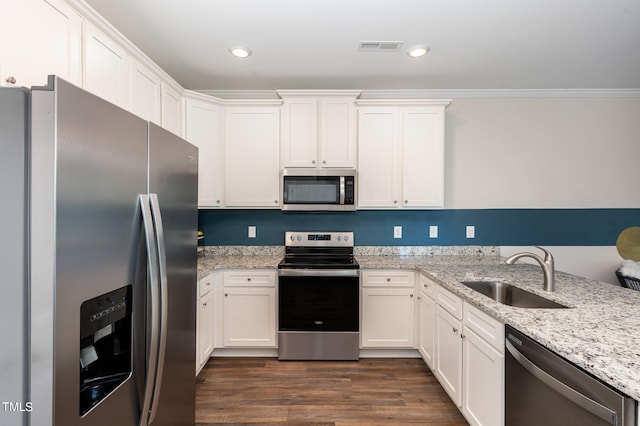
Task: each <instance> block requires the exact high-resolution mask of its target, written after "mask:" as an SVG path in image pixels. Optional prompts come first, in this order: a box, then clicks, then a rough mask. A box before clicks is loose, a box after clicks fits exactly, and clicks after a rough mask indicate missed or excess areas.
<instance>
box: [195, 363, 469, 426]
mask: <svg viewBox="0 0 640 426" xmlns="http://www.w3.org/2000/svg"><path fill="white" fill-rule="evenodd" d="M196 424H198V425H232V424H233V425H239V424H260V425H269V424H271V425H278V424H289V425H336V426H341V425H392V424H397V425H443V426H444V425H467V422H466V421H465V419H464V417H462V415H461V414H460V412H459V411H458V409H457V408H456V407H455V405H454V404H453V403H452V402H451V400H450V399H449V397H448V396H447V394H446V393H445V391H444V390H443V389H442V387H440V384H439V383H438V381H437V380H436V379H435V377H433V374H432V373H431V372H430V371H429V369H428V368H427V367H426V366H425V365H424V362H423V361H422V360H421V359H379V358H365V359H361V360H360V361H358V362H354V361H352V362H335V361H326V362H324V361H323V362H321V361H278V360H277V359H275V358H212V359H210V360H209V362H208V363H207V365H206V366H205V367H204V368H203V370H202V371H201V372H200V374H199V375H198V379H197V385H196Z"/></svg>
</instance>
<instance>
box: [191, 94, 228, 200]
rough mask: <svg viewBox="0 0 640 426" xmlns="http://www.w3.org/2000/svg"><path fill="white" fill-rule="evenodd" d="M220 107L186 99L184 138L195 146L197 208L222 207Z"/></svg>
mask: <svg viewBox="0 0 640 426" xmlns="http://www.w3.org/2000/svg"><path fill="white" fill-rule="evenodd" d="M221 119H222V108H221V107H220V106H218V105H216V104H214V103H211V102H207V101H203V100H197V99H187V100H186V101H185V139H186V140H187V141H189V142H191V143H192V144H194V145H195V146H197V147H198V207H200V208H211V207H220V206H222V161H221V158H222V140H221V136H220V135H221V128H220V126H221Z"/></svg>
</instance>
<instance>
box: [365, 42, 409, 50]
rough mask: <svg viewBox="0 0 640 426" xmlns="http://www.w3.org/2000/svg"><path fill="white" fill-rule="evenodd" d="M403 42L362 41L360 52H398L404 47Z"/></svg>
mask: <svg viewBox="0 0 640 426" xmlns="http://www.w3.org/2000/svg"><path fill="white" fill-rule="evenodd" d="M402 43H404V42H402V41H361V42H359V43H358V51H359V52H396V51H398V50H400V47H402Z"/></svg>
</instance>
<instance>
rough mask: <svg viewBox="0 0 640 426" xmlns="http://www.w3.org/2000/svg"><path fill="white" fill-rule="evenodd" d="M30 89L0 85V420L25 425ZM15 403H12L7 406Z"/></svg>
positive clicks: (12, 424)
mask: <svg viewBox="0 0 640 426" xmlns="http://www.w3.org/2000/svg"><path fill="white" fill-rule="evenodd" d="M26 111H27V93H26V92H25V91H24V90H21V89H16V88H2V89H0V141H2V142H1V144H2V148H1V150H2V153H1V154H0V182H2V183H0V188H1V189H0V199H1V200H2V209H0V235H2V244H0V270H1V271H2V279H1V281H2V283H3V284H2V297H1V298H0V322H1V324H3V330H2V350H0V366H2V368H1V369H0V401H3V402H5V403H6V406H3V407H2V408H0V424H1V425H7V426H22V425H24V424H25V423H24V422H23V420H24V414H23V413H24V412H23V410H27V409H28V407H27V405H26V404H27V403H28V402H29V399H28V394H27V392H28V387H27V383H25V377H26V372H27V367H28V359H29V358H28V352H27V350H28V340H27V339H28V334H27V332H28V329H27V326H28V322H27V312H28V310H27V309H26V306H27V301H28V291H27V290H28V288H27V257H26V255H27V252H26V250H27V245H26V241H25V238H26V235H27V228H26V225H27V223H26V218H27V216H26V209H27V199H26V195H27V187H26V185H27V182H26V169H25V167H26V159H27V157H26V156H27V149H26V148H27V146H26V142H25V138H26V134H27V133H26V132H27V115H26ZM9 404H11V405H9Z"/></svg>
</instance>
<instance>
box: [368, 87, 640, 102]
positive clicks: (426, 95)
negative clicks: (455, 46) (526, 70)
mask: <svg viewBox="0 0 640 426" xmlns="http://www.w3.org/2000/svg"><path fill="white" fill-rule="evenodd" d="M621 97H640V88H638V89H634V88H629V89H433V90H428V89H418V90H363V91H362V94H361V95H360V99H392V98H396V99H411V98H414V99H438V98H621Z"/></svg>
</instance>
